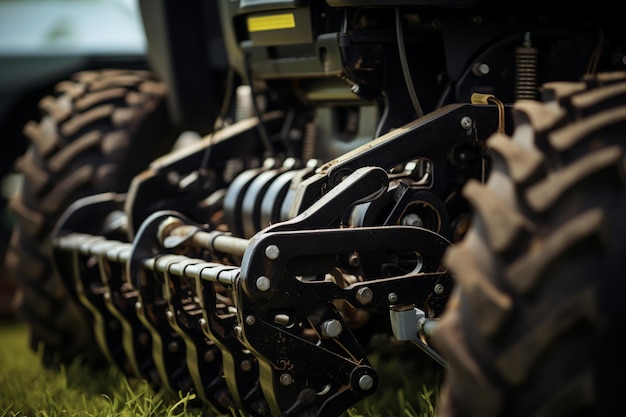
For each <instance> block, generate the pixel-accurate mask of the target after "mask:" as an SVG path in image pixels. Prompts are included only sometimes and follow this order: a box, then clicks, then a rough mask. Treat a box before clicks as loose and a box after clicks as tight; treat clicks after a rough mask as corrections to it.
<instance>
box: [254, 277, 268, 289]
mask: <svg viewBox="0 0 626 417" xmlns="http://www.w3.org/2000/svg"><path fill="white" fill-rule="evenodd" d="M256 287H257V289H258V290H259V291H267V290H269V289H270V287H271V282H270V279H269V278H268V277H265V276H260V277H258V278H257V279H256Z"/></svg>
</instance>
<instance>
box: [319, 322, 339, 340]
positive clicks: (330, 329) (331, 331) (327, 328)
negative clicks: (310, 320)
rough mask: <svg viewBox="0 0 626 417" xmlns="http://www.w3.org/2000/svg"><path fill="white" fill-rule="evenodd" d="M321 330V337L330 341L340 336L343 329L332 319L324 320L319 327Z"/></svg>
mask: <svg viewBox="0 0 626 417" xmlns="http://www.w3.org/2000/svg"><path fill="white" fill-rule="evenodd" d="M321 330H322V336H324V337H328V338H331V339H332V338H334V337H337V336H339V335H340V334H341V332H342V330H343V327H342V326H341V323H339V320H335V319H332V320H326V321H325V322H323V323H322V326H321Z"/></svg>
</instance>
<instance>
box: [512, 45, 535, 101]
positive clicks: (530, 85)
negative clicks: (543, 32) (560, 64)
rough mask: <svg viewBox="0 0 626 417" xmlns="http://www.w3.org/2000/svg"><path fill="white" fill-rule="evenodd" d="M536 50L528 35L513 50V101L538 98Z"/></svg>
mask: <svg viewBox="0 0 626 417" xmlns="http://www.w3.org/2000/svg"><path fill="white" fill-rule="evenodd" d="M537 61H538V59H537V48H535V47H533V46H532V44H531V40H530V34H529V33H526V35H525V36H524V42H523V44H522V46H520V47H518V48H516V50H515V70H516V77H515V78H516V79H515V99H516V100H520V99H531V100H536V99H537V97H538V96H539V90H538V83H537Z"/></svg>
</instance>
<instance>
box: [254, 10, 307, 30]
mask: <svg viewBox="0 0 626 417" xmlns="http://www.w3.org/2000/svg"><path fill="white" fill-rule="evenodd" d="M295 27H296V19H295V17H294V15H293V13H283V14H273V15H271V16H253V17H249V18H248V32H263V31H266V30H277V29H292V28H295Z"/></svg>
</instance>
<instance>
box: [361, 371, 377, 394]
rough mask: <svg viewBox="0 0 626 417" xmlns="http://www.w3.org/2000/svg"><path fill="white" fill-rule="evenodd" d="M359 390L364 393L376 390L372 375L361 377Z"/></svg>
mask: <svg viewBox="0 0 626 417" xmlns="http://www.w3.org/2000/svg"><path fill="white" fill-rule="evenodd" d="M359 388H361V389H362V390H363V391H369V390H371V389H372V388H374V378H372V376H371V375H367V374H365V375H361V377H360V378H359Z"/></svg>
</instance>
